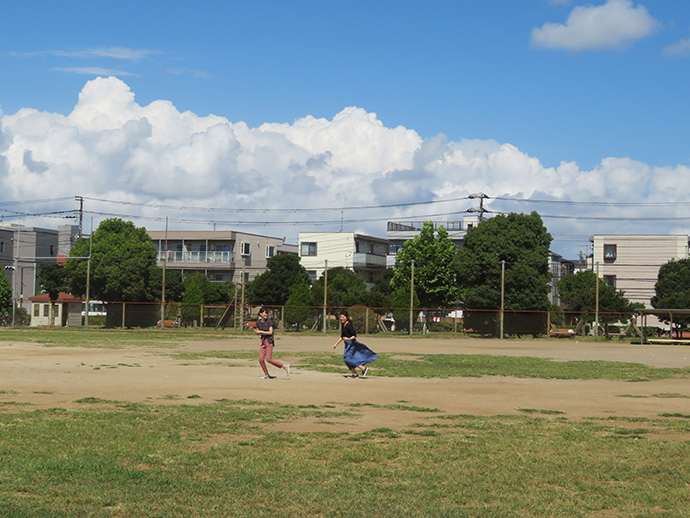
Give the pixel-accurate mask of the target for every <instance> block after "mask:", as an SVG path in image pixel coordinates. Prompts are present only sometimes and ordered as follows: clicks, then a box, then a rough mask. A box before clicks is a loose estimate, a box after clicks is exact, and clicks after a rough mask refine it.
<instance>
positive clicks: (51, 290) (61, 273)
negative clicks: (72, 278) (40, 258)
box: [38, 263, 66, 327]
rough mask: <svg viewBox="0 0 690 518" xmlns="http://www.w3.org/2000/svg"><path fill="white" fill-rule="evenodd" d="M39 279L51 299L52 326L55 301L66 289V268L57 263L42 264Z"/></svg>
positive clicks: (52, 324)
mask: <svg viewBox="0 0 690 518" xmlns="http://www.w3.org/2000/svg"><path fill="white" fill-rule="evenodd" d="M38 280H39V282H40V283H41V287H42V288H43V290H45V292H46V293H47V294H48V298H49V299H50V326H51V327H52V326H54V325H55V303H56V302H57V300H58V297H59V296H60V292H61V291H63V290H65V281H66V276H65V269H64V267H62V266H58V265H57V264H52V263H49V264H42V265H41V266H40V268H39V270H38Z"/></svg>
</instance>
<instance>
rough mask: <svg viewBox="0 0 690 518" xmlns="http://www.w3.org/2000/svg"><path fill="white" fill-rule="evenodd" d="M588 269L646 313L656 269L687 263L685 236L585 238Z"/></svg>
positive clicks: (688, 239) (640, 235)
mask: <svg viewBox="0 0 690 518" xmlns="http://www.w3.org/2000/svg"><path fill="white" fill-rule="evenodd" d="M589 240H590V241H591V242H592V244H593V245H594V246H593V256H592V258H591V264H590V267H591V268H592V270H593V271H594V272H597V271H598V273H599V277H601V278H603V279H604V280H605V281H606V282H608V283H609V284H610V285H611V286H613V287H615V288H616V289H618V290H623V291H624V292H625V297H626V298H627V299H628V300H630V301H631V302H642V303H643V304H644V305H645V308H648V309H650V308H651V307H652V305H651V302H650V300H651V298H652V297H653V296H654V295H655V292H654V285H655V284H656V281H657V278H658V275H659V268H661V266H662V265H664V264H666V263H667V262H669V261H670V260H672V259H687V258H688V257H689V255H688V245H689V242H690V238H689V237H688V236H687V235H642V234H637V235H632V234H631V235H626V234H619V235H616V234H601V235H594V236H592V237H590V238H589Z"/></svg>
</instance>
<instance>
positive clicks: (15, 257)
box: [0, 224, 79, 311]
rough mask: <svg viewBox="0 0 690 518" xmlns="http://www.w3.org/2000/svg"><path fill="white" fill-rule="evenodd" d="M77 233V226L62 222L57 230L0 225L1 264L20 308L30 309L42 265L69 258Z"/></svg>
mask: <svg viewBox="0 0 690 518" xmlns="http://www.w3.org/2000/svg"><path fill="white" fill-rule="evenodd" d="M78 233H79V227H78V226H76V225H60V226H59V227H58V228H57V230H56V229H47V228H40V227H33V226H25V225H19V224H3V225H0V265H1V267H2V268H3V270H4V271H5V274H6V275H7V279H8V281H9V283H10V286H11V287H12V293H13V297H14V299H15V300H16V301H17V304H18V305H19V306H20V307H23V308H24V309H26V310H27V311H29V309H30V303H29V300H28V299H29V297H31V296H33V295H35V294H36V293H38V292H39V291H40V286H39V281H38V271H39V268H40V265H41V264H43V263H55V262H56V261H58V260H59V259H60V258H61V257H67V256H68V255H69V251H70V249H71V248H72V245H73V244H74V243H75V242H76V240H77V238H78V237H79V235H78Z"/></svg>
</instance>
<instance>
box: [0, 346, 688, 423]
mask: <svg viewBox="0 0 690 518" xmlns="http://www.w3.org/2000/svg"><path fill="white" fill-rule="evenodd" d="M334 341H335V340H334V339H332V338H331V337H328V338H321V337H315V336H310V337H299V339H296V338H295V337H294V336H293V335H286V336H284V337H280V339H279V340H278V343H277V347H276V351H275V356H276V357H278V358H281V357H282V358H289V357H290V353H295V352H301V351H332V350H331V348H330V347H331V346H332V344H333V342H334ZM364 341H366V343H367V344H368V345H369V346H370V347H371V348H372V349H374V350H376V351H377V352H388V353H396V352H398V353H404V354H415V353H427V354H428V353H441V354H443V353H455V354H493V355H509V356H532V357H538V358H550V359H554V360H557V361H567V360H607V361H623V362H633V363H643V364H647V365H651V366H655V367H687V366H690V348H688V347H684V346H659V345H654V346H640V345H637V346H636V345H629V344H618V343H603V344H593V343H589V342H588V343H578V342H577V341H573V340H552V341H545V340H543V341H499V340H466V339H462V340H450V339H448V340H441V339H414V338H413V339H407V338H405V339H393V338H379V337H367V339H366V340H364ZM255 346H256V343H255V340H248V339H245V338H234V339H228V340H227V341H208V342H204V341H201V342H199V341H190V342H180V343H179V344H178V346H177V347H175V348H172V349H171V348H166V349H163V348H156V347H151V348H142V347H128V348H124V349H84V348H65V347H43V346H41V345H37V344H27V343H16V342H3V341H0V402H3V403H4V404H2V405H0V410H1V411H5V412H7V411H13V410H32V409H45V408H52V407H63V408H71V407H75V406H78V405H79V403H76V401H77V400H79V399H83V398H100V399H105V400H116V401H128V402H149V403H163V404H166V403H169V404H180V403H184V404H200V403H209V402H212V401H215V400H218V399H232V400H238V399H255V400H262V401H268V402H276V403H285V404H294V405H326V404H328V405H334V406H335V407H346V406H347V404H350V403H368V404H370V405H372V406H367V407H364V408H360V409H358V412H360V415H359V416H358V417H356V418H352V419H341V420H338V422H335V423H334V422H324V423H309V424H308V425H307V424H305V423H301V424H294V425H289V424H288V425H284V426H283V429H286V428H287V429H289V428H290V427H291V426H295V427H297V428H304V427H305V426H308V429H310V430H314V429H332V428H333V427H343V426H344V427H347V428H348V429H354V430H357V429H371V428H375V427H380V426H386V427H389V428H398V427H403V426H406V425H408V424H409V423H411V422H418V421H419V420H420V419H423V418H425V414H423V413H420V412H406V411H400V410H396V411H386V410H385V408H381V407H382V406H385V405H398V406H399V405H400V404H404V405H411V406H417V407H426V408H436V409H439V410H441V411H442V412H443V413H444V414H473V415H499V414H515V413H519V412H520V411H521V410H522V411H524V410H525V409H535V410H546V411H557V412H564V414H563V415H564V416H565V417H568V418H583V417H609V416H630V417H655V416H658V415H659V414H661V413H684V414H688V413H689V409H690V381H689V380H662V381H652V382H640V383H631V382H620V381H600V380H595V381H587V380H574V381H573V380H543V379H526V378H509V377H483V378H450V379H410V378H379V377H377V376H376V368H375V364H374V367H373V368H372V375H371V376H370V377H369V378H368V379H363V380H355V379H346V378H344V377H343V376H342V375H341V374H325V373H319V372H311V371H307V370H301V369H300V368H299V365H293V369H292V374H291V376H290V378H289V379H286V377H285V374H284V373H283V372H275V374H276V375H277V378H276V379H274V380H260V379H258V376H259V374H260V373H261V372H260V369H259V366H258V364H257V362H256V361H254V360H251V361H250V360H246V361H244V360H215V359H213V360H194V361H183V360H179V359H176V358H174V357H173V356H171V353H175V352H183V351H218V350H227V351H230V350H250V349H256V347H255ZM341 352H342V351H341V349H339V350H338V352H334V353H333V354H339V353H341ZM345 372H346V371H345V368H344V367H343V374H344V373H345ZM559 415H560V414H559Z"/></svg>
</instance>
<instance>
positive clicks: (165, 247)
mask: <svg viewBox="0 0 690 518" xmlns="http://www.w3.org/2000/svg"><path fill="white" fill-rule="evenodd" d="M167 266H168V217H167V216H166V217H165V242H164V245H163V279H162V281H161V329H165V269H166V268H167Z"/></svg>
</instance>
